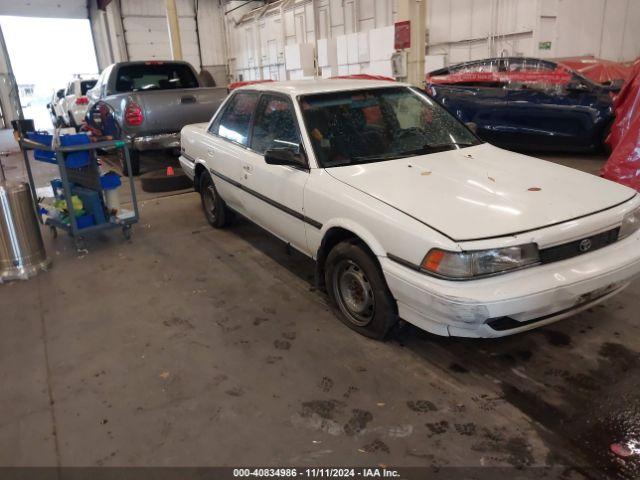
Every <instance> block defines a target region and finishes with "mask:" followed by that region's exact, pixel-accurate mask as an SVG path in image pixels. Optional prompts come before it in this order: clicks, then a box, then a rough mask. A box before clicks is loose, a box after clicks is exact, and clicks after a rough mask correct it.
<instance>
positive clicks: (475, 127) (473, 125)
mask: <svg viewBox="0 0 640 480" xmlns="http://www.w3.org/2000/svg"><path fill="white" fill-rule="evenodd" d="M465 125H466V126H467V128H468V129H469V130H471V131H472V132H473V133H475V134H476V135H477V134H478V124H477V123H476V122H466V123H465Z"/></svg>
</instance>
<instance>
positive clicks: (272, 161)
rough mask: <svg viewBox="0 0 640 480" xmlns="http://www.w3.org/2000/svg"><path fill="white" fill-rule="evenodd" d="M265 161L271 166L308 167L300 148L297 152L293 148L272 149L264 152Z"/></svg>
mask: <svg viewBox="0 0 640 480" xmlns="http://www.w3.org/2000/svg"><path fill="white" fill-rule="evenodd" d="M264 161H265V162H266V163H267V164H269V165H287V166H290V167H304V166H306V159H305V156H304V154H303V153H302V152H301V149H300V148H298V149H297V150H294V149H292V148H271V149H269V150H267V151H266V152H264Z"/></svg>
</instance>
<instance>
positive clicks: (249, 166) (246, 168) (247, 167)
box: [242, 165, 253, 172]
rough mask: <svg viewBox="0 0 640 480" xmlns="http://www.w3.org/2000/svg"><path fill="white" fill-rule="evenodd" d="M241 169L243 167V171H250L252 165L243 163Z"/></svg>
mask: <svg viewBox="0 0 640 480" xmlns="http://www.w3.org/2000/svg"><path fill="white" fill-rule="evenodd" d="M242 169H243V170H244V171H245V172H252V171H253V167H252V166H251V165H243V166H242Z"/></svg>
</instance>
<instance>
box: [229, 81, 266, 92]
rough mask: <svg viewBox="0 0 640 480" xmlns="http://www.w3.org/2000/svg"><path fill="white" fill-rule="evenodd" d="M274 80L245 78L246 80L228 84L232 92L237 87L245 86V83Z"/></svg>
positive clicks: (251, 83)
mask: <svg viewBox="0 0 640 480" xmlns="http://www.w3.org/2000/svg"><path fill="white" fill-rule="evenodd" d="M267 82H273V80H245V81H244V82H233V83H230V84H229V85H228V86H227V91H228V92H232V91H233V90H235V89H236V88H240V87H244V86H245V85H255V84H256V83H267Z"/></svg>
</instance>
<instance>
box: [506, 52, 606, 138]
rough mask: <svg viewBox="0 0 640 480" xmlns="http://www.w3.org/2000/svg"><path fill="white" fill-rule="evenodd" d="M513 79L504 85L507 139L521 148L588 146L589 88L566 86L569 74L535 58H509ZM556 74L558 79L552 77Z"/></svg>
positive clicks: (590, 136)
mask: <svg viewBox="0 0 640 480" xmlns="http://www.w3.org/2000/svg"><path fill="white" fill-rule="evenodd" d="M509 72H510V73H514V74H515V75H514V80H513V81H511V82H509V85H508V88H507V104H508V109H509V114H510V119H511V122H510V123H511V132H510V134H511V136H510V143H511V144H512V145H513V146H516V147H520V148H527V147H530V148H536V149H539V148H543V149H548V150H562V149H566V148H572V149H573V148H585V149H586V148H589V145H590V144H591V142H592V136H593V135H592V132H593V124H594V118H593V110H592V108H590V104H591V103H592V101H593V98H592V97H593V94H592V92H591V91H571V90H569V89H567V83H568V81H569V79H570V75H569V74H568V73H566V72H565V76H566V77H567V78H564V76H563V75H561V73H559V72H558V71H556V70H555V69H554V64H551V63H549V62H544V61H540V60H537V59H523V60H511V61H510V63H509ZM554 75H555V76H557V77H558V79H557V80H556V79H554V78H553V77H554Z"/></svg>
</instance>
